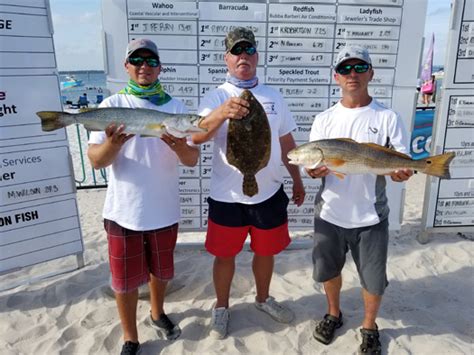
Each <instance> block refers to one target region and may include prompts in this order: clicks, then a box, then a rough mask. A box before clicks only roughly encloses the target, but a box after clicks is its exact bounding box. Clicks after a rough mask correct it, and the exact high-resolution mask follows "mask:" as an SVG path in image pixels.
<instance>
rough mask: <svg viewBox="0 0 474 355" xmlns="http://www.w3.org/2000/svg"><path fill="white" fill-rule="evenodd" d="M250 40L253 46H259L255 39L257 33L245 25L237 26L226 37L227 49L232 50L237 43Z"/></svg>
mask: <svg viewBox="0 0 474 355" xmlns="http://www.w3.org/2000/svg"><path fill="white" fill-rule="evenodd" d="M242 42H248V43H250V44H251V45H252V46H254V47H257V42H256V41H255V35H254V34H253V32H252V30H249V29H248V28H245V27H236V28H234V29H233V30H232V31H230V32H229V33H227V36H226V37H225V49H226V50H228V51H230V50H231V49H232V48H233V47H234V46H235V45H236V44H238V43H242Z"/></svg>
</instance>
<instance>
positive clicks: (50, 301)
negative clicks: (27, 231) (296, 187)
mask: <svg viewBox="0 0 474 355" xmlns="http://www.w3.org/2000/svg"><path fill="white" fill-rule="evenodd" d="M424 183H425V176H424V175H415V176H414V177H413V178H412V179H411V180H410V181H409V182H408V183H407V194H406V202H405V203H406V206H405V213H404V220H403V224H402V228H401V230H400V231H396V232H392V233H391V236H390V246H389V262H388V265H389V266H388V276H389V281H390V285H389V287H388V288H387V290H386V293H385V296H384V300H383V303H382V307H381V310H380V313H379V318H378V321H377V322H378V326H379V328H380V330H381V341H382V344H383V352H384V353H389V354H472V353H473V352H474V347H473V344H472V342H473V336H474V307H473V300H474V297H473V296H474V292H473V291H474V286H473V285H474V282H473V281H474V273H473V268H472V260H474V244H473V243H472V242H471V241H469V240H465V239H462V238H460V237H458V236H457V235H456V233H438V234H436V235H434V236H433V237H432V238H431V239H430V242H429V243H428V244H425V245H421V244H419V243H418V242H417V241H416V235H417V233H418V232H419V231H420V228H421V226H420V224H421V215H422V200H423V192H424ZM104 196H105V191H104V190H87V191H85V190H81V191H79V192H78V205H79V210H80V214H81V223H82V231H83V237H84V244H85V255H84V259H85V266H84V268H82V269H80V270H75V271H72V272H69V273H65V274H62V275H59V276H55V277H50V278H48V279H45V280H39V281H38V280H36V282H34V283H31V284H27V285H23V286H19V287H16V288H14V289H11V290H8V291H3V292H0V313H1V317H0V349H1V354H2V355H5V354H59V353H60V354H118V353H120V349H121V346H122V332H121V328H120V323H119V318H118V314H117V311H116V306H115V301H114V299H113V298H112V297H111V296H110V289H109V287H108V280H109V270H108V262H107V243H106V238H105V235H104V232H103V229H102V223H101V220H102V218H101V210H102V204H103V199H104ZM179 238H180V241H181V242H183V241H189V242H203V240H204V233H182V234H181V235H180V237H179ZM304 238H306V239H307V237H305V236H304V233H303V234H302V233H295V236H294V239H304ZM251 260H252V254H251V253H250V252H248V251H243V252H242V253H241V254H240V255H239V256H238V258H237V268H236V274H235V277H234V281H233V286H232V291H231V300H230V301H231V320H230V327H229V332H230V334H229V336H228V337H227V338H226V339H224V340H215V339H213V338H211V337H209V336H208V332H209V322H210V310H211V309H212V307H213V304H214V289H213V285H212V276H211V270H212V262H213V259H212V257H211V256H210V255H209V254H207V253H206V252H205V251H204V250H203V249H202V248H201V249H200V250H189V249H188V248H183V247H178V250H177V251H176V278H175V280H174V281H173V283H172V287H173V288H174V289H176V290H175V291H174V292H172V293H170V294H169V295H168V296H167V302H166V307H165V309H166V311H167V313H168V315H169V316H170V318H172V319H173V320H175V321H177V322H178V323H179V325H180V326H181V328H182V330H183V332H182V335H181V337H180V338H179V339H177V340H176V341H174V342H168V341H165V340H163V339H160V338H158V337H157V334H156V333H155V331H154V330H153V329H151V328H150V327H148V326H147V321H146V319H147V317H148V315H149V309H150V305H149V302H148V301H147V300H146V299H144V298H143V297H141V299H140V301H139V305H138V323H139V324H138V331H139V336H140V341H141V343H142V346H143V353H144V354H158V353H163V354H191V353H193V354H218V353H223V352H225V353H228V354H240V353H250V354H351V353H355V352H356V351H357V347H358V345H359V343H360V336H359V328H360V323H361V320H362V316H363V305H362V300H361V295H360V291H361V289H360V285H359V281H358V276H357V273H356V270H355V267H354V263H353V262H352V259H351V257H350V256H349V257H348V262H347V264H346V267H345V268H344V271H343V278H344V285H343V289H342V295H341V297H342V301H341V308H342V311H343V312H344V317H345V323H344V325H343V327H342V328H341V329H339V330H338V331H337V337H336V339H335V340H334V342H333V343H332V344H330V345H329V346H325V345H322V344H320V343H318V342H317V341H315V340H314V339H313V337H312V331H313V329H314V325H315V321H316V320H317V319H319V318H320V317H322V316H323V315H324V313H326V301H325V296H324V293H323V292H322V288H321V286H320V285H317V284H315V283H314V282H313V280H312V277H311V275H312V262H311V249H301V250H288V251H285V252H283V253H281V254H280V255H278V256H277V257H276V263H275V272H274V276H273V280H272V285H271V293H272V295H273V296H274V297H275V298H276V299H277V300H278V301H282V302H283V303H284V304H286V305H288V306H289V307H291V308H292V309H293V310H294V312H295V314H296V319H295V320H294V321H293V322H292V323H291V324H289V325H284V324H279V323H276V322H274V321H273V320H272V319H271V318H270V317H269V316H267V315H266V314H264V313H262V312H260V311H258V310H257V309H256V308H255V307H254V306H253V301H254V295H255V286H254V282H253V276H252V272H251ZM73 261H74V260H72V261H71V258H70V257H69V258H65V259H60V260H57V261H55V262H53V263H49V264H48V266H47V267H49V268H50V269H49V270H47V269H46V268H47V267H46V266H41V265H38V266H36V267H31V268H25V269H24V270H22V271H21V276H22V277H28V276H29V275H33V274H36V273H38V272H39V271H40V272H41V271H44V272H48V271H49V272H51V271H53V269H56V270H61V269H64V270H65V269H67V268H69V267H71V266H73V265H74V262H73ZM12 277H13V276H11V277H10V279H11V278H12ZM7 281H8V278H7ZM2 282H6V281H5V279H3V281H2Z"/></svg>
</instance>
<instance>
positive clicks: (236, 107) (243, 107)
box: [219, 97, 250, 120]
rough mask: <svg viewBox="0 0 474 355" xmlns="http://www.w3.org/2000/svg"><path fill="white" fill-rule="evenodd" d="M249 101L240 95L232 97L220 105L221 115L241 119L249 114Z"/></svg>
mask: <svg viewBox="0 0 474 355" xmlns="http://www.w3.org/2000/svg"><path fill="white" fill-rule="evenodd" d="M249 106H250V105H249V103H248V102H247V101H246V100H244V99H241V98H240V97H231V98H230V99H228V100H226V101H225V102H224V103H223V104H222V105H221V106H219V109H220V111H221V112H220V113H221V117H223V118H231V119H234V120H240V119H242V118H244V117H245V116H247V115H248V113H249V110H248V107H249Z"/></svg>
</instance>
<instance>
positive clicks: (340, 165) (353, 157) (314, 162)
mask: <svg viewBox="0 0 474 355" xmlns="http://www.w3.org/2000/svg"><path fill="white" fill-rule="evenodd" d="M454 156H455V153H453V152H451V153H446V154H441V155H435V156H431V157H428V158H425V159H420V160H413V159H412V158H410V157H409V156H408V155H405V154H402V153H398V152H396V151H394V150H392V149H388V148H385V147H382V146H380V145H378V144H375V143H357V142H356V141H354V140H352V139H348V138H337V139H322V140H318V141H313V142H309V143H305V144H302V145H300V146H299V147H296V148H294V149H292V150H291V151H290V152H288V158H289V159H290V163H291V164H295V165H303V166H305V167H306V168H309V169H314V168H316V167H317V166H320V165H321V166H322V165H326V166H327V167H328V168H329V169H330V170H331V172H333V173H334V174H335V175H336V176H337V177H339V178H344V175H345V174H366V173H372V174H377V175H386V174H388V173H390V172H393V171H395V170H398V169H412V170H416V171H420V172H422V173H425V174H428V175H432V176H437V177H439V178H443V179H449V178H450V177H451V176H450V174H449V164H450V163H451V160H453V158H454Z"/></svg>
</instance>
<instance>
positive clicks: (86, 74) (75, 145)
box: [59, 71, 110, 188]
mask: <svg viewBox="0 0 474 355" xmlns="http://www.w3.org/2000/svg"><path fill="white" fill-rule="evenodd" d="M68 76H74V78H75V79H76V80H82V85H80V86H76V87H72V88H67V89H61V97H62V102H63V104H65V103H66V102H67V101H70V102H72V103H77V101H78V99H79V96H82V95H84V93H86V94H87V97H88V100H89V102H90V103H91V106H94V104H96V101H97V95H103V97H104V98H105V97H107V96H109V95H110V93H109V91H108V90H107V88H106V76H105V73H104V72H103V71H69V72H60V73H59V77H60V81H66V80H67V77H68ZM67 107H68V106H65V108H67ZM66 132H67V136H68V141H69V151H70V153H71V158H72V165H73V170H74V179H75V181H76V186H77V188H87V187H95V186H104V185H105V184H106V183H107V176H106V172H105V169H100V170H94V169H93V168H92V166H91V165H90V163H89V159H88V158H87V153H86V152H87V141H88V139H89V133H88V132H87V131H86V130H85V129H84V127H82V126H81V125H72V126H68V127H67V128H66Z"/></svg>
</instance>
